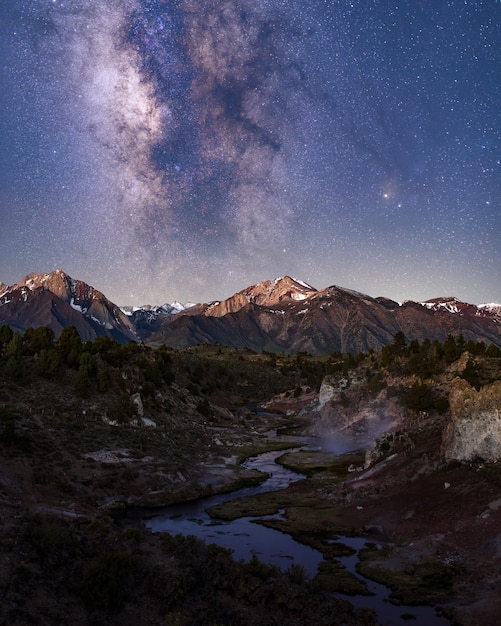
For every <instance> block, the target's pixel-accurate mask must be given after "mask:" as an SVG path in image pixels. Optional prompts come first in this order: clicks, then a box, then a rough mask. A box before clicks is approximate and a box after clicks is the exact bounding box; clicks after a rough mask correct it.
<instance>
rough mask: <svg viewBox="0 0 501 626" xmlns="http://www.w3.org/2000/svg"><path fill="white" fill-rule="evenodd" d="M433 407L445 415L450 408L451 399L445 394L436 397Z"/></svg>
mask: <svg viewBox="0 0 501 626" xmlns="http://www.w3.org/2000/svg"><path fill="white" fill-rule="evenodd" d="M433 407H434V409H435V410H436V411H437V413H438V414H439V415H443V414H444V413H446V412H447V411H448V410H449V400H448V399H447V398H445V397H444V396H440V397H438V398H435V400H434V401H433Z"/></svg>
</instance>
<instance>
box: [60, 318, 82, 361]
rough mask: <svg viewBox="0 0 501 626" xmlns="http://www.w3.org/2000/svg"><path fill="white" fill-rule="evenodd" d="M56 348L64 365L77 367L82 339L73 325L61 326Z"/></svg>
mask: <svg viewBox="0 0 501 626" xmlns="http://www.w3.org/2000/svg"><path fill="white" fill-rule="evenodd" d="M57 348H58V350H59V352H60V354H61V358H62V360H63V362H64V363H66V365H69V366H70V367H77V366H78V364H79V360H80V354H81V353H82V340H81V339H80V335H79V334H78V331H77V329H76V328H75V327H74V326H66V328H63V330H62V332H61V335H60V337H59V339H58V341H57Z"/></svg>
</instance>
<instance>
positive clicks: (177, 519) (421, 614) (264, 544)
mask: <svg viewBox="0 0 501 626" xmlns="http://www.w3.org/2000/svg"><path fill="white" fill-rule="evenodd" d="M304 442H305V443H306V444H307V445H312V443H313V442H311V441H308V442H307V441H306V440H304ZM282 454H284V451H283V450H281V451H273V452H265V453H263V454H259V455H257V456H255V457H251V458H249V459H247V460H246V461H245V462H244V463H243V465H244V466H245V467H247V468H249V469H256V470H259V471H260V472H264V473H266V474H268V478H267V480H265V481H264V482H263V483H261V484H260V485H259V486H257V487H246V488H243V489H238V490H236V491H233V492H231V493H226V494H219V495H215V496H209V497H206V498H200V499H199V500H196V501H189V502H183V503H179V504H174V505H171V506H168V507H165V508H162V509H158V510H156V511H155V512H154V513H152V512H150V513H149V514H145V516H144V517H141V519H140V524H141V525H143V526H145V527H147V528H150V529H151V530H152V531H153V532H167V533H170V534H173V535H175V534H179V533H180V534H184V535H194V536H196V537H198V538H200V539H203V540H205V541H206V542H207V543H215V544H217V545H219V546H222V547H225V548H229V549H231V550H232V551H233V556H234V558H235V559H237V560H238V559H243V560H246V561H247V560H249V559H251V558H252V557H253V556H254V555H255V556H256V557H258V558H259V559H260V560H261V561H263V562H265V563H268V564H270V565H276V566H278V567H280V568H282V569H287V568H288V567H289V566H290V565H291V564H293V563H295V564H298V565H301V566H302V567H303V568H304V569H305V571H306V572H307V573H308V574H309V575H310V576H315V574H316V573H317V568H318V565H319V563H320V562H321V561H322V560H323V556H322V554H321V553H320V552H319V551H318V550H315V549H313V548H311V547H309V546H306V545H303V544H301V543H299V542H297V541H295V540H294V539H293V538H292V537H291V536H289V535H287V534H284V533H281V532H280V531H278V530H275V529H272V528H267V527H266V526H263V525H262V524H256V523H254V522H255V521H256V520H257V519H265V517H266V516H263V517H240V518H238V519H236V520H233V521H226V520H219V519H214V518H211V517H210V516H209V515H208V513H207V509H210V507H212V506H214V505H216V504H219V503H221V502H227V501H229V500H234V499H237V498H241V497H243V496H250V495H255V494H258V493H263V492H268V491H277V490H279V489H283V488H285V487H287V486H288V485H289V484H290V483H291V482H294V481H296V480H300V479H301V478H303V475H302V474H298V473H296V472H293V471H291V470H289V469H287V468H285V467H282V466H281V465H279V464H278V463H276V462H275V460H276V459H277V458H278V457H280V456H281V455H282ZM269 517H277V515H273V516H269ZM135 519H136V523H137V521H138V520H137V517H135ZM339 541H340V542H342V543H343V544H345V545H348V546H350V547H352V548H354V549H355V550H356V551H357V554H358V551H359V550H360V549H362V548H363V547H364V546H365V544H366V541H367V540H366V539H365V538H363V537H355V538H354V537H343V536H340V537H339ZM357 554H354V555H353V556H346V557H339V558H338V560H339V561H340V562H341V563H342V564H343V565H344V566H345V567H346V568H347V569H348V570H349V571H350V572H352V573H354V574H356V575H357V576H358V577H359V578H362V577H361V576H360V574H358V573H357V572H356V563H357V561H358V556H357ZM363 580H364V581H365V582H366V584H367V586H368V588H369V590H370V592H371V593H372V594H373V595H372V596H342V595H341V594H337V595H338V597H344V598H345V599H347V600H348V601H349V602H351V603H352V604H353V605H354V606H356V607H360V608H361V607H368V608H372V609H374V610H375V611H376V613H377V615H378V620H379V623H380V624H381V625H382V626H392V625H398V624H408V623H409V620H411V621H410V623H414V624H426V626H445V625H447V624H450V622H449V620H447V619H446V618H444V617H442V616H441V615H439V614H437V612H436V611H435V609H434V608H432V607H423V606H419V607H415V606H404V605H398V606H397V605H393V604H391V603H390V602H389V601H388V596H389V594H390V591H391V590H390V589H389V588H387V587H385V586H384V585H381V584H379V583H376V582H373V581H371V580H368V579H365V578H364V579H363Z"/></svg>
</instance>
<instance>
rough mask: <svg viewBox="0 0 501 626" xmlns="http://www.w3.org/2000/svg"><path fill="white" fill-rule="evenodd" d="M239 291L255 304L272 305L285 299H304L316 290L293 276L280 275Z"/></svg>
mask: <svg viewBox="0 0 501 626" xmlns="http://www.w3.org/2000/svg"><path fill="white" fill-rule="evenodd" d="M240 293H243V294H245V295H246V296H247V297H248V298H249V301H251V302H254V303H255V304H259V305H261V306H273V305H275V304H278V303H280V302H283V301H285V300H296V301H297V300H306V298H309V297H310V296H312V295H314V294H316V293H317V290H316V289H315V288H314V287H312V286H311V285H308V284H307V283H304V282H302V281H299V280H296V279H295V278H291V277H290V276H282V277H280V278H275V279H274V280H267V281H264V282H262V283H258V284H257V285H252V286H251V287H247V289H244V290H243V291H241V292H240Z"/></svg>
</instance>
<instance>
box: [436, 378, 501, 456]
mask: <svg viewBox="0 0 501 626" xmlns="http://www.w3.org/2000/svg"><path fill="white" fill-rule="evenodd" d="M449 404H450V411H451V421H450V422H449V424H447V426H446V428H445V430H444V434H443V439H442V451H443V454H444V456H445V458H446V460H447V461H453V460H457V461H473V460H475V459H483V460H484V461H498V460H499V459H501V381H500V380H497V381H495V382H493V383H491V384H489V385H485V386H484V387H482V388H481V389H480V390H479V391H476V390H475V389H474V388H473V387H471V386H470V385H469V384H468V382H467V381H465V380H463V379H462V378H456V379H454V380H453V381H452V385H451V391H450V394H449Z"/></svg>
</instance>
